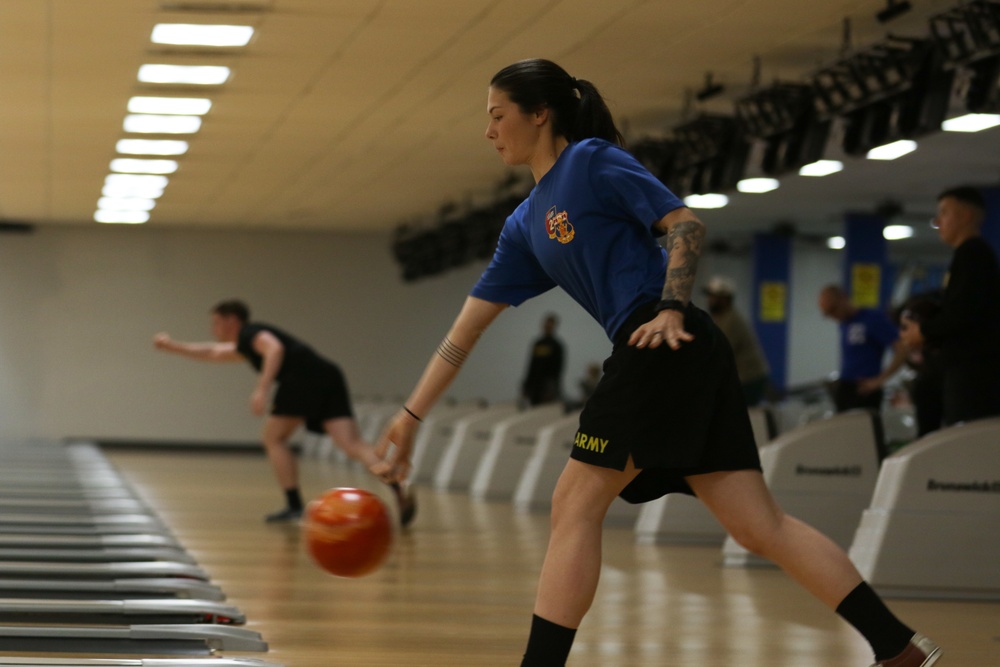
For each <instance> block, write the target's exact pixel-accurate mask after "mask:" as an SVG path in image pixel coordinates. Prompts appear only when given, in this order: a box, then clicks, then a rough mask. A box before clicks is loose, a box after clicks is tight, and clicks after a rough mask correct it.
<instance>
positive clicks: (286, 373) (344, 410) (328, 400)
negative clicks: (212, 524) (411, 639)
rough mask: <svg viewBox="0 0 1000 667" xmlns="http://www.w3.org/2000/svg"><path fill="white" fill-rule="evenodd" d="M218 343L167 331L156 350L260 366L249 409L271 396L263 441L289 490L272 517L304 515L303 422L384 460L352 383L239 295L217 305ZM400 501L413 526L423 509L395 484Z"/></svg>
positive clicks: (260, 407) (363, 457)
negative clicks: (356, 411) (254, 314)
mask: <svg viewBox="0 0 1000 667" xmlns="http://www.w3.org/2000/svg"><path fill="white" fill-rule="evenodd" d="M212 337H213V338H214V339H215V342H207V343H184V342H180V341H175V340H173V339H171V338H170V336H169V335H167V334H165V333H161V334H157V336H156V337H155V338H154V345H155V346H156V348H157V349H160V350H165V351H167V352H173V353H175V354H180V355H182V356H185V357H188V358H191V359H197V360H200V361H220V362H222V361H248V362H250V364H251V365H252V366H253V367H254V368H255V369H256V370H257V371H258V373H259V375H258V381H257V386H256V387H255V388H254V391H253V393H252V394H251V395H250V410H251V412H253V414H255V415H263V414H264V413H265V412H266V410H267V404H268V401H269V399H271V390H272V388H273V386H274V385H277V390H276V391H275V392H274V397H273V400H272V401H271V414H270V415H268V417H267V419H266V420H265V422H264V432H263V435H262V440H263V443H264V449H265V451H266V452H267V457H268V459H269V460H270V462H271V466H272V467H273V468H274V473H275V475H276V476H277V478H278V483H279V484H280V485H281V487H282V489H283V490H284V491H285V498H286V503H287V504H286V507H285V508H284V509H282V510H281V511H278V512H275V513H274V514H270V515H268V516H267V519H266V520H267V521H269V522H275V521H294V520H297V519H299V518H300V517H301V516H302V510H303V503H302V497H301V494H300V492H299V479H298V465H297V463H296V461H295V456H294V454H293V453H292V451H291V450H290V449H289V447H288V440H289V438H290V437H291V436H292V434H293V433H294V432H295V430H296V429H298V428H299V426H301V425H303V424H305V426H306V428H307V429H308V430H309V431H311V432H313V433H319V434H326V435H329V436H330V438H331V439H332V440H333V442H334V443H335V444H336V445H337V446H338V447H340V449H342V450H343V451H344V452H345V453H346V454H347V455H348V456H349V457H351V458H352V459H356V460H358V461H361V462H362V463H364V464H365V466H366V467H368V466H371V465H372V464H374V463H376V462H377V461H378V457H376V456H375V453H374V449H373V448H372V446H371V445H370V444H369V443H367V442H365V441H364V440H362V438H361V434H360V433H359V431H358V425H357V422H356V421H355V420H354V415H353V413H352V411H351V400H350V396H349V394H348V391H347V383H346V382H345V380H344V375H343V373H341V371H340V368H339V367H338V366H337V365H336V364H334V363H333V362H332V361H329V360H328V359H325V358H323V357H321V356H320V355H319V354H317V353H316V352H315V351H314V350H313V349H312V348H311V347H309V346H308V345H306V344H305V343H303V342H302V341H300V340H298V339H296V338H294V337H293V336H291V335H289V334H287V333H285V332H284V331H282V330H281V329H279V328H277V327H274V326H271V325H269V324H263V323H259V322H251V321H250V310H249V308H248V307H247V305H246V304H245V303H243V302H242V301H238V300H235V299H234V300H229V301H222V302H220V303H218V304H216V306H215V307H214V308H213V309H212ZM391 486H392V488H393V492H394V494H395V496H396V500H397V502H398V503H399V510H400V521H401V522H402V523H403V525H406V524H408V523H409V522H410V521H411V520H412V519H413V515H414V512H415V510H416V505H415V503H414V502H413V497H412V495H410V494H409V493H407V492H405V491H404V490H403V489H402V487H401V486H400V485H399V484H392V485H391Z"/></svg>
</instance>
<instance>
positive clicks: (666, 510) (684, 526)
mask: <svg viewBox="0 0 1000 667" xmlns="http://www.w3.org/2000/svg"><path fill="white" fill-rule="evenodd" d="M749 415H750V425H751V426H752V427H753V435H754V440H755V441H756V442H757V447H762V446H763V445H766V444H767V443H768V442H770V441H771V440H772V439H773V438H774V437H775V435H777V424H776V422H775V418H774V415H773V413H772V412H771V410H770V409H769V408H766V407H754V408H750V409H749ZM635 533H636V541H638V542H639V543H641V544H651V543H667V544H718V545H721V544H722V542H723V540H725V538H726V531H725V530H724V529H723V528H722V526H721V525H720V524H719V522H718V521H716V519H715V517H714V516H712V513H711V512H709V511H708V509H707V508H706V507H705V506H704V505H703V504H702V503H701V501H700V500H698V499H697V498H695V497H693V496H688V495H684V494H682V493H671V494H669V495H666V496H663V497H662V498H657V499H656V500H653V501H650V502H648V503H644V504H643V505H642V508H641V509H640V510H639V516H638V518H637V519H636V523H635Z"/></svg>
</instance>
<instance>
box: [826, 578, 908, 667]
mask: <svg viewBox="0 0 1000 667" xmlns="http://www.w3.org/2000/svg"><path fill="white" fill-rule="evenodd" d="M837 613H838V614H840V617H841V618H843V619H844V620H845V621H847V622H848V623H850V624H851V625H853V626H854V627H855V629H856V630H857V631H858V632H860V633H861V634H862V635H863V636H864V638H865V639H867V640H868V643H869V644H871V645H872V650H873V651H875V662H878V661H880V660H888V659H889V658H894V657H896V656H897V655H899V654H900V653H902V652H903V649H904V648H906V645H907V644H908V643H910V639H911V638H912V637H913V634H914V632H913V630H911V629H910V628H908V627H906V625H904V624H903V623H902V622H901V621H900V620H899V619H898V618H896V617H895V616H894V615H893V613H892V612H891V611H889V608H888V607H886V606H885V603H884V602H882V598H880V597H879V596H878V594H877V593H876V592H875V591H873V590H872V587H871V586H869V585H868V584H867V583H865V582H863V581H862V582H861V583H860V584H858V586H857V588H855V589H854V590H853V591H851V592H850V593H848V594H847V597H845V598H844V599H843V600H841V602H840V604H839V605H837Z"/></svg>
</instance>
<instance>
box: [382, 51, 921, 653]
mask: <svg viewBox="0 0 1000 667" xmlns="http://www.w3.org/2000/svg"><path fill="white" fill-rule="evenodd" d="M487 112H488V114H489V124H488V126H487V130H486V138H487V139H488V140H489V141H490V142H491V143H492V144H493V146H494V148H496V150H497V152H498V153H499V154H500V157H501V159H502V160H503V161H504V163H506V164H507V165H526V166H527V167H529V168H530V169H531V172H532V175H533V176H534V179H535V187H534V189H533V190H532V192H531V194H530V195H529V196H528V198H527V199H526V200H525V201H524V202H523V203H522V204H521V205H520V206H518V207H517V209H516V210H515V211H514V213H513V214H511V216H510V217H509V218H508V219H507V222H506V224H505V225H504V228H503V231H502V232H501V234H500V240H499V243H498V246H497V249H496V253H495V254H494V256H493V260H492V262H491V263H490V265H489V267H488V268H487V269H486V271H485V272H484V273H483V275H482V277H481V278H480V280H479V282H478V283H477V284H476V286H475V287H474V288H473V290H472V293H471V295H470V296H469V297H468V298H467V299H466V302H465V305H464V306H463V308H462V310H461V311H460V312H459V314H458V317H457V318H456V320H455V322H454V324H453V325H452V327H451V329H450V330H449V331H448V334H447V335H446V336H445V338H444V340H443V341H442V343H441V345H440V346H439V347H438V350H437V354H436V355H434V356H433V357H432V358H431V360H430V363H429V364H428V365H427V368H426V370H425V371H424V373H423V376H422V377H421V378H420V380H419V382H418V383H417V386H416V388H415V389H414V390H413V393H412V394H411V395H410V397H409V399H408V400H407V402H406V403H405V404H404V405H403V407H402V409H401V410H400V412H399V414H398V415H396V417H395V418H394V419H393V420H392V421H391V422H390V424H389V426H388V427H387V429H386V431H385V432H384V433H383V434H382V437H381V438H380V440H379V444H378V452H379V455H380V456H381V457H382V458H383V461H382V462H381V463H380V464H378V465H376V466H375V467H374V468H373V471H374V472H376V473H378V474H380V475H382V476H384V477H386V478H387V479H392V480H396V479H402V478H405V476H406V475H407V473H408V472H409V467H410V463H409V457H410V448H411V446H412V443H413V439H414V435H415V432H416V430H417V427H418V425H419V422H420V420H421V418H422V417H423V416H424V415H426V414H427V412H428V411H429V410H430V409H431V407H432V406H433V405H434V404H435V402H436V401H437V400H438V398H439V397H440V396H441V394H442V393H443V392H444V390H445V388H446V387H447V386H448V384H449V383H450V382H451V381H452V380H453V379H454V377H455V376H456V375H457V373H458V371H459V368H460V367H461V365H462V363H463V362H464V361H465V359H466V357H467V355H468V354H469V352H470V351H471V350H472V348H473V346H474V345H475V343H476V341H477V339H478V338H479V337H480V336H481V335H482V334H483V332H484V331H485V330H486V328H487V327H488V326H489V325H490V323H491V322H492V321H493V320H494V319H495V318H496V317H497V316H498V315H499V314H500V312H501V311H502V310H503V309H504V308H506V307H507V306H508V305H514V306H516V305H519V304H520V303H522V302H524V301H525V300H527V299H529V298H531V297H533V296H537V295H538V294H541V293H542V292H545V291H547V290H549V289H551V288H553V287H556V286H559V287H562V288H563V289H564V290H565V291H566V292H567V293H569V295H570V296H572V297H573V299H575V300H576V301H577V302H578V303H579V304H580V305H581V306H583V307H584V308H585V309H586V310H587V311H588V312H589V313H590V314H591V315H592V316H593V317H594V318H595V319H596V320H597V321H598V322H600V323H601V324H602V325H603V327H604V329H605V331H606V332H607V334H608V337H609V338H610V339H611V340H612V342H613V343H614V348H613V352H612V354H611V356H610V357H609V358H608V359H607V360H606V361H605V363H604V376H603V377H602V378H601V381H600V383H599V384H598V386H597V389H596V390H595V391H594V394H593V395H592V396H591V398H590V400H589V401H588V402H587V405H586V407H585V408H584V411H583V413H582V414H581V416H580V428H579V431H578V433H577V436H576V439H575V444H576V446H575V447H573V452H572V454H571V457H570V459H569V461H568V462H567V464H566V468H565V469H564V470H563V473H562V475H561V476H560V478H559V481H558V483H557V485H556V489H555V492H554V494H553V498H552V528H551V536H550V540H549V546H548V551H547V553H546V556H545V562H544V564H543V566H542V573H541V577H540V581H539V586H538V593H537V598H536V601H535V609H534V616H533V619H532V624H531V634H530V636H529V638H528V647H527V651H526V653H525V655H524V661H523V662H522V663H521V664H522V666H531V667H534V666H541V665H544V666H546V667H548V666H552V665H563V664H565V662H566V659H567V656H568V654H569V651H570V647H571V646H572V643H573V638H574V635H575V632H576V628H577V627H578V625H579V623H580V621H581V620H582V619H583V616H584V614H586V612H587V609H588V608H589V607H590V604H591V602H592V601H593V598H594V593H595V591H596V589H597V581H598V576H599V573H600V567H601V526H602V521H603V519H604V515H605V513H606V512H607V509H608V506H609V505H610V504H611V502H612V501H613V500H614V499H615V497H616V496H618V495H621V496H622V497H623V498H625V499H626V500H628V501H630V502H645V501H648V500H652V499H654V498H657V497H659V496H662V495H663V494H665V493H670V492H682V493H689V494H691V493H693V494H696V495H697V496H698V498H700V499H701V500H702V501H703V502H704V503H705V504H706V505H707V506H708V508H709V509H710V510H711V511H712V512H713V514H714V515H715V516H716V517H717V518H718V519H719V521H720V522H721V523H722V524H723V526H725V528H726V529H727V530H728V531H729V533H730V534H731V535H733V537H735V538H736V539H737V540H738V541H739V542H740V543H741V544H743V545H744V546H745V547H747V548H748V549H750V550H751V551H753V552H754V553H757V554H760V555H763V556H765V557H767V558H769V559H771V560H772V561H774V562H775V563H777V564H778V565H780V566H781V567H782V568H783V569H784V570H785V571H786V572H787V573H788V574H789V575H791V576H792V577H793V578H794V579H795V580H796V581H798V582H799V583H800V584H801V585H803V586H804V587H805V588H806V589H807V590H809V591H810V592H811V593H813V594H814V595H815V596H817V597H818V598H820V599H821V600H822V601H823V602H825V603H826V604H827V605H828V606H830V607H831V608H834V609H836V610H837V612H838V613H840V614H841V616H843V617H844V618H845V619H847V620H848V621H849V622H850V623H852V624H853V625H854V626H855V627H857V628H858V630H860V631H861V633H862V634H863V635H864V636H865V637H866V638H867V639H868V640H869V642H870V643H871V644H872V647H873V649H874V651H875V656H876V660H877V661H879V662H878V664H879V665H882V666H883V667H920V666H923V667H926V666H928V665H930V664H932V663H933V662H935V661H936V660H937V656H938V654H939V649H938V648H937V647H936V646H935V645H934V644H933V643H932V642H930V641H929V640H928V639H926V638H924V637H922V636H921V635H916V634H915V633H914V632H913V630H911V629H909V628H908V627H906V626H905V625H903V624H902V623H901V622H900V621H899V620H897V619H896V618H895V616H893V615H892V613H891V612H890V611H889V610H888V609H887V608H886V607H885V605H884V604H883V603H882V601H881V600H880V599H879V598H878V596H877V595H876V594H875V593H874V592H873V591H872V589H871V588H870V587H868V585H867V584H865V583H864V582H863V581H862V579H861V576H860V574H859V573H858V572H857V570H856V569H855V568H854V566H853V565H852V564H851V562H850V561H849V560H848V559H847V556H846V554H844V552H843V551H842V550H841V549H840V548H839V547H837V546H836V545H835V544H834V543H833V542H831V541H830V540H829V539H827V538H826V537H824V536H823V535H821V534H820V533H818V532H817V531H816V530H814V529H812V528H810V527H809V526H807V525H805V524H803V523H801V522H799V521H797V520H796V519H793V518H792V517H789V516H787V515H785V514H784V513H782V511H781V509H780V508H779V507H778V506H777V505H776V504H775V502H774V500H773V499H772V497H771V495H770V493H769V492H768V490H767V487H766V486H765V485H764V480H763V476H762V474H761V470H760V461H759V459H758V456H757V448H756V446H755V444H754V439H753V433H752V431H751V428H750V422H749V418H748V415H747V409H746V405H745V403H744V401H743V397H742V390H741V388H740V383H739V378H738V377H737V374H736V367H735V363H734V361H733V354H732V351H731V349H730V348H729V346H728V344H727V343H726V341H725V337H724V336H723V335H722V333H721V332H720V331H719V330H718V328H717V327H715V325H713V324H712V321H711V319H710V318H709V317H708V315H706V314H705V313H704V312H703V311H701V310H699V309H698V308H695V307H694V306H693V305H692V304H691V303H690V299H691V290H692V288H693V285H694V278H695V270H696V268H697V263H698V256H699V254H700V251H701V243H702V239H703V238H704V235H705V227H704V225H703V224H702V223H701V222H700V221H699V220H698V219H697V218H696V217H695V216H694V214H693V213H692V212H691V211H690V210H688V209H687V208H685V207H684V205H683V204H682V203H681V201H680V200H678V199H677V198H676V197H675V196H674V195H673V194H672V193H671V192H670V191H669V190H667V188H666V187H664V186H663V184H662V183H660V182H659V181H657V180H656V178H655V177H653V176H652V175H651V174H650V173H649V172H648V171H646V169H644V168H643V167H642V166H641V165H640V164H639V162H638V161H636V160H635V159H634V158H633V157H632V156H631V155H629V154H628V153H627V152H626V151H625V150H623V149H622V148H621V144H622V143H623V142H622V137H621V134H620V133H619V132H618V130H617V128H616V127H615V124H614V121H613V119H612V117H611V113H610V112H609V111H608V108H607V106H606V105H605V103H604V100H603V99H602V98H601V96H600V94H599V93H598V91H597V89H596V88H595V87H594V86H593V85H592V84H591V83H589V82H587V81H583V80H577V79H575V78H573V77H571V76H570V75H569V74H567V73H566V72H565V71H564V70H563V69H562V68H561V67H559V66H558V65H556V64H555V63H552V62H549V61H547V60H526V61H522V62H518V63H515V64H514V65H511V66H509V67H506V68H504V69H503V70H501V71H500V72H499V73H498V74H497V75H496V76H494V77H493V80H492V81H491V82H490V88H489V93H488V98H487ZM662 235H665V236H666V244H665V245H666V250H664V248H663V247H661V246H660V245H659V244H658V243H657V241H656V237H658V236H662Z"/></svg>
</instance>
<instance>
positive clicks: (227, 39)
mask: <svg viewBox="0 0 1000 667" xmlns="http://www.w3.org/2000/svg"><path fill="white" fill-rule="evenodd" d="M251 37H253V28H251V27H250V26H248V25H195V24H191V23H158V24H156V25H155V26H153V34H152V36H151V37H150V40H151V41H152V42H153V43H154V44H177V45H181V46H246V45H247V44H248V43H249V42H250V38H251Z"/></svg>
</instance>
